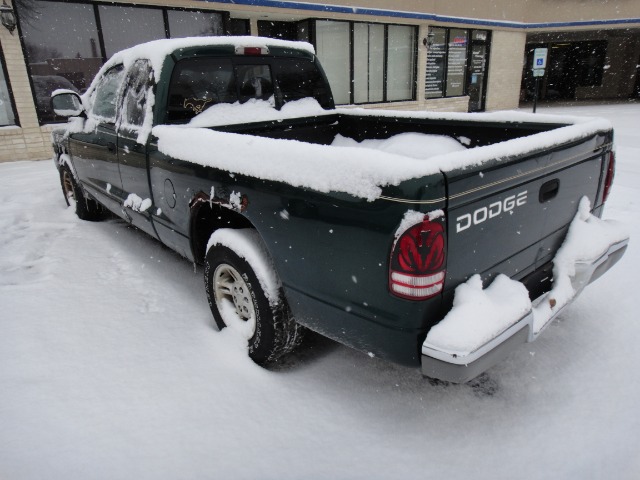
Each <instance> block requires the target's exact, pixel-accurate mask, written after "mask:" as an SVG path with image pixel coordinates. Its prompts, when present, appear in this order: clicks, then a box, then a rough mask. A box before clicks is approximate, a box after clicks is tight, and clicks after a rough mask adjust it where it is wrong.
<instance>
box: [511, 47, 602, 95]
mask: <svg viewBox="0 0 640 480" xmlns="http://www.w3.org/2000/svg"><path fill="white" fill-rule="evenodd" d="M536 48H547V49H548V52H549V54H548V58H547V68H546V69H545V75H544V77H542V78H540V88H539V99H540V100H575V99H576V97H577V95H576V90H577V89H578V88H579V87H601V86H602V80H603V76H604V71H605V69H604V66H605V62H606V55H607V42H606V41H604V40H598V41H585V42H558V43H535V44H527V47H526V51H525V55H526V57H525V58H526V59H525V64H524V65H523V75H522V87H521V88H522V90H521V99H522V100H533V97H534V91H535V78H534V77H533V73H532V70H531V65H532V64H533V55H534V51H535V49H536Z"/></svg>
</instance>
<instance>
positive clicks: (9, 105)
mask: <svg viewBox="0 0 640 480" xmlns="http://www.w3.org/2000/svg"><path fill="white" fill-rule="evenodd" d="M0 59H1V60H2V61H0V127H6V126H8V125H16V123H17V122H16V114H15V109H14V105H13V98H12V97H11V91H10V90H9V82H8V77H7V70H6V68H5V66H4V54H3V53H2V50H1V49H0Z"/></svg>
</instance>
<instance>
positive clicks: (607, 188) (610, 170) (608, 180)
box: [602, 152, 616, 203]
mask: <svg viewBox="0 0 640 480" xmlns="http://www.w3.org/2000/svg"><path fill="white" fill-rule="evenodd" d="M615 174H616V154H615V153H614V152H610V153H609V166H608V167H607V175H606V176H605V177H604V190H603V193H602V203H604V202H606V201H607V198H608V197H609V192H611V185H613V177H614V176H615Z"/></svg>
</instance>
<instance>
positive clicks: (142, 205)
mask: <svg viewBox="0 0 640 480" xmlns="http://www.w3.org/2000/svg"><path fill="white" fill-rule="evenodd" d="M123 206H125V207H127V208H130V209H131V210H133V211H134V212H144V211H146V210H148V209H149V207H150V206H151V199H150V198H145V199H144V200H143V199H142V198H141V197H140V196H139V195H136V194H135V193H130V194H129V196H128V197H127V198H126V200H125V201H124V203H123Z"/></svg>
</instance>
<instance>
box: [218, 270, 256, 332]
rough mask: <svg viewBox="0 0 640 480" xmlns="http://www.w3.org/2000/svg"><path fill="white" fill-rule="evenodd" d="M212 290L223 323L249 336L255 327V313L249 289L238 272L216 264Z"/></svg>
mask: <svg viewBox="0 0 640 480" xmlns="http://www.w3.org/2000/svg"><path fill="white" fill-rule="evenodd" d="M213 291H214V296H215V301H216V306H217V307H218V311H219V312H220V315H221V316H222V320H223V321H224V323H225V325H226V326H227V327H231V328H233V329H234V330H236V331H238V332H239V333H240V334H241V335H242V336H243V337H245V338H247V339H249V338H251V337H252V336H253V334H254V333H255V329H256V314H255V308H254V305H253V299H252V297H251V291H250V290H249V287H248V286H247V283H246V282H245V281H244V279H243V278H242V275H241V274H240V272H238V270H236V269H235V268H234V267H232V266H231V265H228V264H221V265H218V267H217V268H216V270H215V272H214V274H213Z"/></svg>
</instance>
